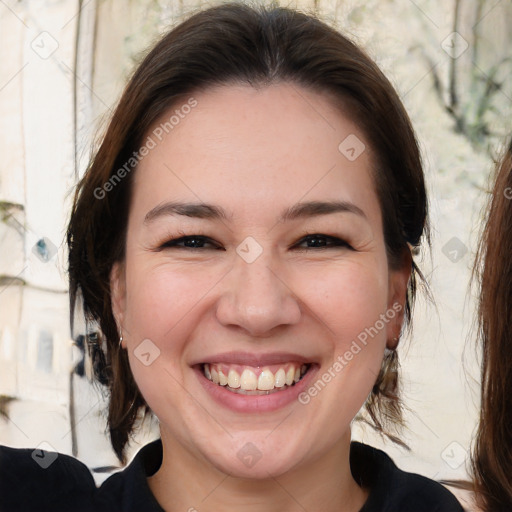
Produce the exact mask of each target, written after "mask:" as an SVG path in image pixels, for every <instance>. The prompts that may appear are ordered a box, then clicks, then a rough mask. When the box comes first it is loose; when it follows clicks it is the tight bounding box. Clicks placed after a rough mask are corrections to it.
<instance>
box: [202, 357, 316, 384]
mask: <svg viewBox="0 0 512 512" xmlns="http://www.w3.org/2000/svg"><path fill="white" fill-rule="evenodd" d="M307 369H308V365H305V364H303V365H299V364H297V363H287V364H285V365H283V366H279V367H276V368H275V373H274V372H273V371H272V370H271V369H270V368H269V367H268V366H264V367H263V368H252V367H247V366H244V367H241V366H238V367H237V368H235V367H234V365H225V364H208V363H207V364H205V365H203V370H204V374H205V376H206V378H207V379H209V380H211V381H212V382H214V383H215V384H219V385H220V386H226V385H227V386H229V387H230V388H234V389H238V388H240V389H243V390H245V391H252V390H256V389H259V390H261V391H268V390H271V389H274V388H282V387H284V386H285V385H288V386H291V385H292V384H293V383H294V382H298V381H299V380H300V378H301V376H302V375H304V374H305V373H306V371H307Z"/></svg>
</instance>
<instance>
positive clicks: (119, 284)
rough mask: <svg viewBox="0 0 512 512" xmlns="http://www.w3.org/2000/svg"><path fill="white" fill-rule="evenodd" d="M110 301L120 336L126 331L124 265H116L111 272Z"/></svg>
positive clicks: (118, 263) (117, 263)
mask: <svg viewBox="0 0 512 512" xmlns="http://www.w3.org/2000/svg"><path fill="white" fill-rule="evenodd" d="M110 300H111V303H112V314H113V315H114V319H115V321H116V324H117V328H118V330H119V334H120V335H122V333H123V331H124V330H125V329H124V317H125V309H126V278H125V268H124V264H123V263H120V262H116V263H114V265H112V269H111V271H110Z"/></svg>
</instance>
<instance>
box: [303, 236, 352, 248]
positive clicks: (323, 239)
mask: <svg viewBox="0 0 512 512" xmlns="http://www.w3.org/2000/svg"><path fill="white" fill-rule="evenodd" d="M303 244H307V246H306V247H305V249H335V248H339V247H345V248H347V249H351V250H353V247H352V246H351V245H350V244H349V243H347V242H345V240H342V239H341V238H336V237H334V236H328V235H321V234H314V235H308V236H306V237H304V238H303V239H302V240H301V241H300V242H299V244H297V246H299V247H300V246H303Z"/></svg>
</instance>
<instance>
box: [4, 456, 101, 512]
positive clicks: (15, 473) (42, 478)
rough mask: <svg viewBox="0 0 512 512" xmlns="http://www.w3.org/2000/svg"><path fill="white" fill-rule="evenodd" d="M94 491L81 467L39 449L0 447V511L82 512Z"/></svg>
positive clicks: (87, 506)
mask: <svg viewBox="0 0 512 512" xmlns="http://www.w3.org/2000/svg"><path fill="white" fill-rule="evenodd" d="M95 490H96V485H95V483H94V479H93V477H92V475H91V473H90V471H89V469H88V468H87V466H85V464H82V463H81V462H80V461H78V460H77V459H75V458H73V457H70V456H68V455H63V454H60V453H56V452H49V451H44V450H40V449H35V450H33V449H20V448H9V447H6V446H0V511H2V512H7V511H14V510H31V511H45V510H48V511H50V510H51V511H52V512H53V511H56V512H57V511H64V510H66V511H69V510H76V511H86V510H90V509H91V507H90V504H91V503H92V497H93V495H94V492H95Z"/></svg>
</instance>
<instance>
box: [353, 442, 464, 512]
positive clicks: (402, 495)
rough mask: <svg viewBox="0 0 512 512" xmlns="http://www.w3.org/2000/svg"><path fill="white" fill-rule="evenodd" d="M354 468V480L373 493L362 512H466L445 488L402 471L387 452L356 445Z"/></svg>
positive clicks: (427, 479)
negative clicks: (412, 511)
mask: <svg viewBox="0 0 512 512" xmlns="http://www.w3.org/2000/svg"><path fill="white" fill-rule="evenodd" d="M350 466H351V470H352V474H353V476H354V479H355V480H356V481H357V482H358V483H359V484H360V485H362V486H363V487H366V488H367V489H368V490H369V496H368V500H367V502H366V504H365V506H364V507H363V508H362V509H361V512H374V511H379V512H410V511H411V510H414V511H415V512H462V511H463V509H462V506H461V505H460V503H459V502H458V501H457V499H456V498H455V497H454V496H453V494H451V493H450V492H449V491H448V490H447V489H445V488H444V487H443V486H442V485H441V484H439V483H438V482H435V481H434V480H430V479H429V478H426V477H424V476H421V475H417V474H415V473H407V472H405V471H402V470H400V469H398V467H397V466H396V465H395V463H394V462H393V461H392V460H391V458H390V457H389V456H388V455H386V454H385V453H384V452H383V451H381V450H378V449H377V448H373V447H371V446H368V445H365V444H362V443H357V442H353V443H352V445H351V450H350Z"/></svg>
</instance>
